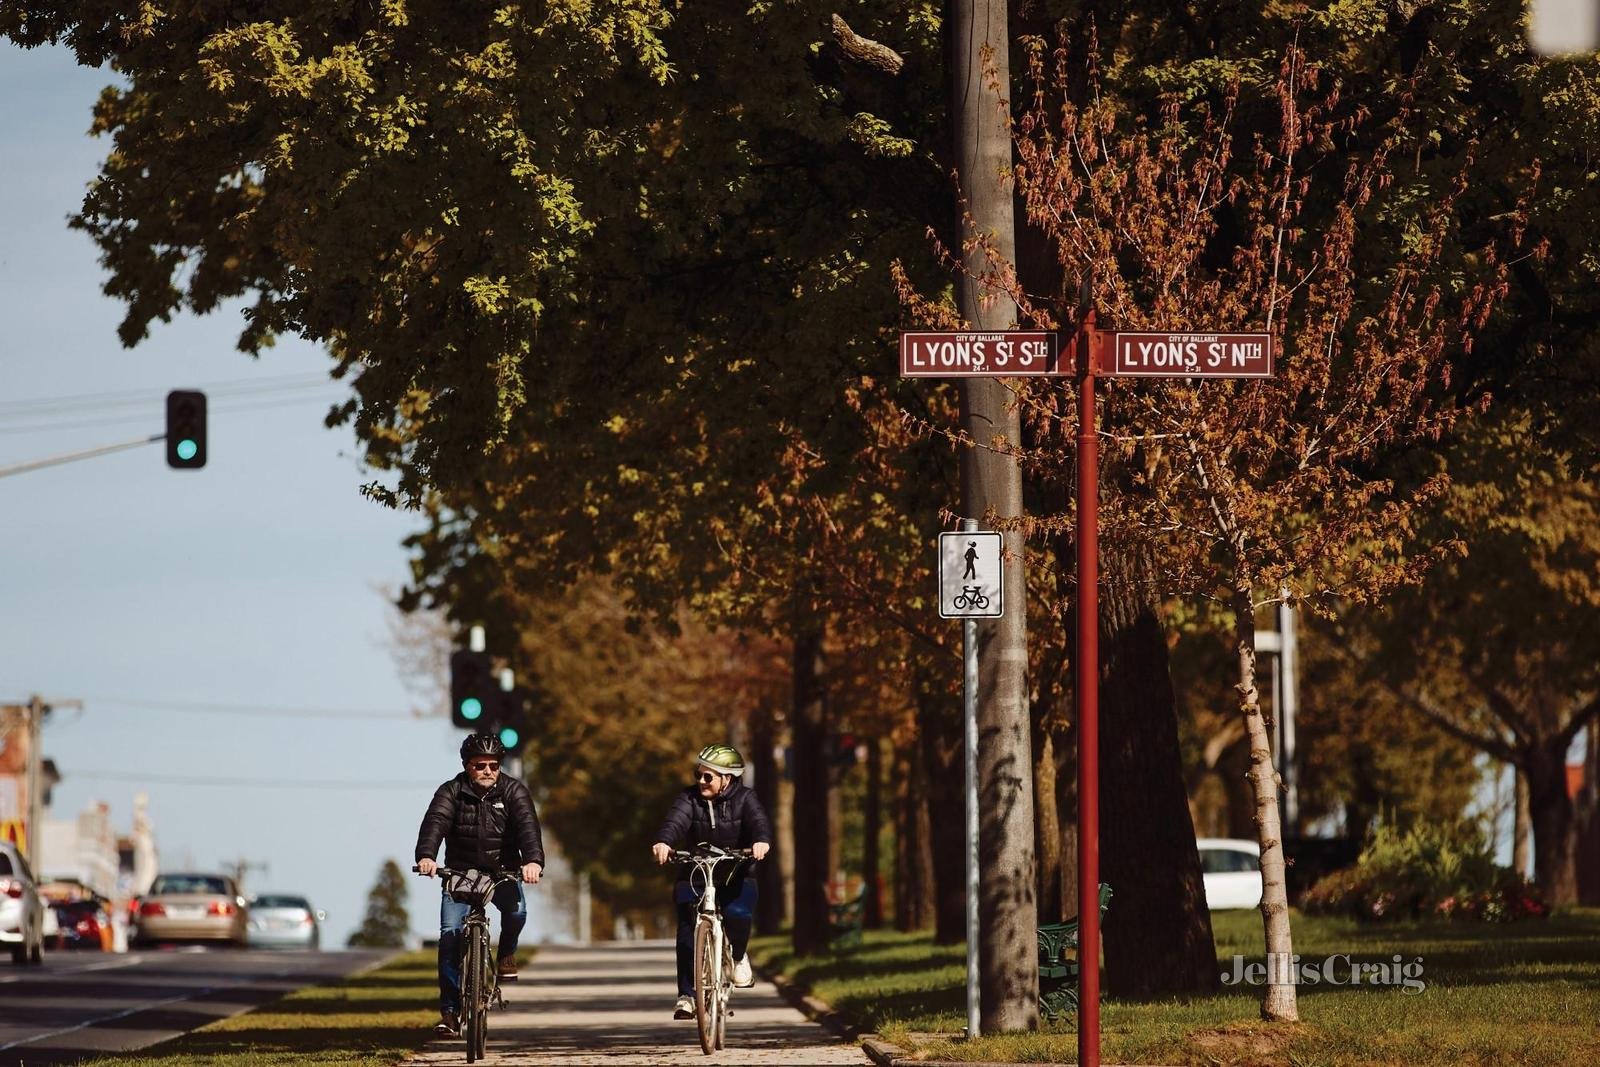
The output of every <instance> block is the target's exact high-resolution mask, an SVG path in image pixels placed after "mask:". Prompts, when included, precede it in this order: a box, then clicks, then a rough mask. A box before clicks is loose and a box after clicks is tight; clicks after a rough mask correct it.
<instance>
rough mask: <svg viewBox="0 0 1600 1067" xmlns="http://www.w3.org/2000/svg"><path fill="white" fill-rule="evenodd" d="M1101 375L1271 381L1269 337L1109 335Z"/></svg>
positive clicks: (1176, 334) (1228, 334)
mask: <svg viewBox="0 0 1600 1067" xmlns="http://www.w3.org/2000/svg"><path fill="white" fill-rule="evenodd" d="M1100 336H1101V337H1102V338H1103V340H1102V342H1101V345H1102V347H1101V350H1100V372H1101V373H1102V374H1108V375H1111V376H1113V377H1117V378H1270V377H1272V335H1271V334H1270V333H1153V332H1151V333H1124V332H1121V331H1118V332H1106V333H1102V334H1101V335H1100Z"/></svg>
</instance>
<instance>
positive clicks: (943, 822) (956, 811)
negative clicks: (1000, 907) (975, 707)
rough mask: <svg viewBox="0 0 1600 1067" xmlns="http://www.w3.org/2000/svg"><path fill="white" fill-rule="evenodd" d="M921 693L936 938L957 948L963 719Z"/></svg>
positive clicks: (961, 931) (961, 919)
mask: <svg viewBox="0 0 1600 1067" xmlns="http://www.w3.org/2000/svg"><path fill="white" fill-rule="evenodd" d="M921 689H922V691H921V692H920V693H919V694H918V697H917V718H918V725H917V739H918V742H919V743H920V746H921V750H922V752H921V754H922V780H923V782H924V783H925V785H926V792H925V796H926V798H927V803H928V826H929V837H928V844H929V850H930V853H931V855H932V857H933V889H934V909H933V912H934V915H933V920H934V922H933V927H934V940H935V941H936V942H938V943H939V944H941V945H958V944H960V943H961V942H962V941H965V940H966V937H967V912H966V899H967V897H966V888H967V883H966V862H965V860H964V857H965V856H966V843H965V836H966V834H965V827H966V803H965V797H964V796H963V790H962V789H961V788H960V782H961V780H962V777H963V774H964V771H963V767H962V759H963V756H962V749H963V745H962V742H961V717H960V715H959V714H956V713H955V709H954V708H952V707H950V701H949V700H948V699H946V698H945V697H944V695H943V694H942V693H939V692H937V691H936V690H935V689H933V687H931V686H926V685H925V686H922V687H921ZM935 783H937V784H935Z"/></svg>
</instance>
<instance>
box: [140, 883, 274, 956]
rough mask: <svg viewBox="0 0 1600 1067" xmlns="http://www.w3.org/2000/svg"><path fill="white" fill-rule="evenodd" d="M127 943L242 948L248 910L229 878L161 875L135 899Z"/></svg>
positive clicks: (244, 939) (236, 887)
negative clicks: (217, 943)
mask: <svg viewBox="0 0 1600 1067" xmlns="http://www.w3.org/2000/svg"><path fill="white" fill-rule="evenodd" d="M135 921H136V922H137V924H138V925H137V926H136V927H135V928H134V930H133V932H132V935H131V940H132V941H133V942H134V943H135V944H138V945H148V944H152V943H154V942H158V941H226V942H231V943H232V944H235V945H244V944H245V942H246V937H247V930H248V927H247V923H248V922H249V914H248V908H247V906H246V903H245V899H244V897H243V896H241V895H240V894H239V887H238V886H237V885H236V884H235V883H234V881H233V879H232V878H229V877H227V876H226V875H221V874H162V875H157V876H156V880H155V881H154V882H152V883H150V889H149V891H148V892H147V893H145V894H144V896H142V897H140V898H139V912H138V916H137V918H136V920H135Z"/></svg>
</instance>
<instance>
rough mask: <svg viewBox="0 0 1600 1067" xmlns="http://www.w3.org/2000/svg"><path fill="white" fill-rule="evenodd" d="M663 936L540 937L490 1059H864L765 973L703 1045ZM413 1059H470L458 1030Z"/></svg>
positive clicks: (498, 1024) (510, 995)
mask: <svg viewBox="0 0 1600 1067" xmlns="http://www.w3.org/2000/svg"><path fill="white" fill-rule="evenodd" d="M675 973H676V970H675V965H674V963H673V947H672V943H671V942H667V941H622V942H611V943H606V944H600V945H594V946H591V947H584V948H579V947H574V946H559V945H545V946H541V947H540V949H539V952H538V955H537V957H536V958H535V959H534V961H533V963H532V964H530V965H528V966H527V967H525V968H523V971H522V977H521V980H520V981H518V982H514V983H511V984H509V985H507V986H506V993H505V996H506V1008H505V1010H504V1011H495V1012H492V1013H491V1014H490V1015H489V1049H488V1055H487V1056H486V1057H485V1059H484V1060H483V1061H482V1062H484V1063H488V1064H533V1063H540V1064H601V1063H604V1064H646V1063H685V1064H689V1063H705V1064H746V1063H748V1064H768V1063H795V1064H835V1063H849V1064H863V1063H867V1062H868V1060H867V1057H866V1054H865V1053H864V1052H863V1051H862V1050H861V1047H860V1046H859V1045H856V1044H853V1043H852V1044H846V1043H844V1042H841V1041H839V1040H838V1039H836V1038H834V1037H833V1036H831V1035H830V1034H829V1033H828V1032H827V1031H825V1030H823V1029H822V1027H820V1026H818V1025H817V1024H816V1023H813V1022H811V1021H810V1020H809V1019H807V1018H806V1017H805V1016H804V1015H802V1014H801V1013H800V1012H799V1011H797V1010H796V1009H794V1008H792V1007H790V1006H789V1004H788V1003H787V1002H786V1001H784V1000H783V998H782V997H781V996H780V995H779V993H778V991H777V989H776V988H775V987H774V986H773V985H772V984H771V983H769V982H764V981H758V982H757V983H756V986H755V988H754V989H735V990H734V991H733V1016H732V1018H730V1019H729V1020H728V1035H727V1041H726V1044H727V1047H726V1048H725V1049H723V1050H722V1051H720V1052H718V1053H716V1054H715V1055H711V1056H707V1055H705V1054H704V1053H702V1052H701V1051H700V1041H699V1036H698V1031H697V1030H696V1028H695V1024H694V1020H692V1019H691V1020H689V1021H688V1022H680V1021H675V1020H674V1019H673V1018H672V1002H673V1000H674V999H675V996H676V983H675V979H674V977H673V976H674V974H675ZM406 1062H407V1064H417V1065H424V1064H427V1065H432V1064H444V1063H464V1062H466V1044H465V1042H464V1041H463V1040H462V1039H461V1038H440V1039H436V1040H434V1041H431V1042H429V1043H428V1045H427V1046H426V1047H425V1048H424V1049H423V1050H422V1051H421V1052H420V1053H418V1054H417V1055H416V1056H414V1057H413V1058H412V1059H410V1060H408V1061H406Z"/></svg>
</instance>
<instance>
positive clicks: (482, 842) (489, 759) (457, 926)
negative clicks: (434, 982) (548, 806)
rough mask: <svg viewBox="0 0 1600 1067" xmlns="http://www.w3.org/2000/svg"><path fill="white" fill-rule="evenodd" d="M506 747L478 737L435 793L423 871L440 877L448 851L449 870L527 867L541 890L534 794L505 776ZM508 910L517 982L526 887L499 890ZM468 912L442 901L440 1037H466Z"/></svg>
mask: <svg viewBox="0 0 1600 1067" xmlns="http://www.w3.org/2000/svg"><path fill="white" fill-rule="evenodd" d="M505 754H506V747H505V746H504V745H502V744H501V743H500V739H499V738H498V737H496V736H495V735H493V734H473V735H472V736H471V737H468V738H467V739H466V740H465V741H463V742H461V764H462V767H463V770H462V772H461V773H460V774H458V775H456V776H455V777H454V778H452V779H450V780H449V781H448V782H446V783H444V784H443V785H441V786H440V787H439V788H438V789H437V790H435V791H434V794H433V800H432V802H430V803H429V804H428V813H427V814H426V815H424V816H423V817H422V828H421V829H420V830H418V831H417V849H416V860H417V871H418V873H420V874H425V875H432V874H433V872H434V871H435V870H437V869H438V866H439V865H438V864H437V863H435V862H434V857H435V856H436V855H437V854H438V852H439V844H440V842H443V843H444V844H445V864H444V865H445V866H446V867H450V868H452V869H454V870H463V871H464V870H469V869H476V870H479V871H484V872H491V871H499V870H515V869H518V868H520V873H521V876H522V881H523V882H526V883H527V884H529V885H534V884H536V883H537V882H538V881H539V876H540V875H541V874H542V873H543V871H544V842H543V839H542V836H541V834H540V832H539V815H538V813H537V812H536V811H534V808H533V795H532V794H531V793H529V792H528V787H527V786H526V785H524V784H523V783H522V782H521V781H519V780H518V779H516V778H512V777H510V776H508V775H504V774H501V773H500V761H501V759H502V758H503V757H504V756H505ZM494 906H495V907H496V908H499V909H500V947H499V952H498V957H499V959H498V966H499V975H500V980H501V981H503V982H506V981H515V980H516V977H517V957H516V952H517V938H518V937H519V936H520V935H521V933H522V927H523V924H524V923H526V922H527V921H528V907H527V902H526V900H525V898H524V897H523V893H522V886H521V885H519V884H518V883H516V882H507V883H505V884H504V885H502V886H501V887H500V888H499V889H497V890H496V891H495V894H494ZM467 911H468V905H467V904H465V903H460V902H457V901H455V900H453V899H451V897H450V894H449V893H448V892H446V893H443V894H442V902H441V904H440V905H439V1024H438V1025H437V1026H436V1027H435V1028H434V1029H435V1030H436V1031H437V1032H438V1033H440V1034H446V1035H453V1034H456V1033H459V1032H460V1024H459V1019H460V1013H461V988H460V987H461V928H462V927H463V926H464V925H465V924H466V921H467Z"/></svg>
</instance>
